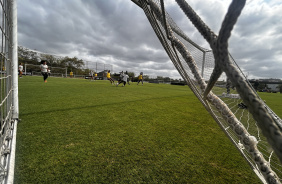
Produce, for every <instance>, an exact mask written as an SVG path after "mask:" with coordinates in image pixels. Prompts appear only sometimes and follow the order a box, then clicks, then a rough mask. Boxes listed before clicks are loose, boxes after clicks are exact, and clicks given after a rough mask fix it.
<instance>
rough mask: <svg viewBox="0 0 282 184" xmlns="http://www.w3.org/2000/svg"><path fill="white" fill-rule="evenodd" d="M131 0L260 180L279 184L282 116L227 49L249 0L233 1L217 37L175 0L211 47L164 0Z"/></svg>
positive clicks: (281, 174) (175, 64)
mask: <svg viewBox="0 0 282 184" xmlns="http://www.w3.org/2000/svg"><path fill="white" fill-rule="evenodd" d="M132 1H133V2H134V3H135V4H137V5H138V6H139V7H140V8H142V9H143V11H144V13H145V15H146V16H147V18H148V20H149V22H150V24H151V26H152V28H153V29H154V31H155V33H156V35H157V37H158V38H159V40H160V42H161V44H162V45H163V47H164V49H165V51H166V52H167V54H168V56H169V57H170V59H171V61H172V62H173V64H174V66H175V67H176V69H177V70H178V72H179V73H180V75H181V76H182V78H183V79H184V80H185V81H186V83H187V84H188V86H189V87H190V89H191V90H192V91H193V92H194V94H195V95H196V96H197V98H198V99H199V100H200V102H201V103H202V104H203V105H204V107H205V108H206V110H207V111H208V112H209V113H210V114H211V115H212V117H213V118H214V119H215V121H216V122H217V123H218V125H219V126H220V127H221V128H222V130H223V131H224V132H225V134H226V135H227V136H228V138H229V139H230V140H231V142H232V143H233V144H234V145H235V147H236V148H237V149H238V151H240V153H241V154H242V156H243V157H244V158H245V159H246V161H247V162H248V163H249V165H250V166H251V168H252V169H253V171H254V172H255V173H256V174H257V176H258V177H259V178H260V179H261V181H262V182H264V183H280V181H281V178H282V165H281V161H282V150H281V147H282V146H281V144H282V133H281V130H282V122H281V119H280V118H279V117H278V116H277V115H276V114H275V113H274V112H273V111H272V110H271V109H270V108H269V107H268V106H267V105H266V104H265V103H264V102H263V100H262V99H261V98H260V97H259V96H258V94H257V93H256V91H255V90H254V89H253V88H252V85H251V84H250V83H249V82H248V80H247V79H246V77H245V76H244V74H243V72H242V71H241V70H240V68H239V67H238V65H237V64H236V62H235V60H234V59H233V58H232V56H231V55H230V54H229V52H228V39H229V37H230V36H231V32H232V29H233V27H234V25H235V24H236V21H237V18H238V17H239V16H240V13H241V10H242V9H243V7H244V6H245V3H246V2H245V0H233V1H232V3H231V4H230V7H229V9H228V12H227V14H226V17H225V19H224V21H223V23H222V27H221V29H220V32H219V34H218V35H216V34H215V33H213V32H212V30H210V28H209V27H208V26H207V25H206V24H205V23H204V22H203V21H202V20H201V18H200V17H199V16H198V15H197V14H196V12H195V11H194V10H193V9H192V8H191V7H190V6H189V4H188V3H187V2H186V1H185V0H175V1H176V2H177V4H178V5H179V7H180V8H181V9H182V11H183V12H184V13H185V15H186V16H187V18H188V19H189V20H190V21H191V22H192V24H191V25H193V26H194V27H196V28H197V29H198V31H199V32H200V33H201V34H202V36H203V37H204V39H205V40H206V41H207V42H208V43H209V45H210V47H211V50H210V49H205V48H203V47H201V46H199V45H197V44H196V43H195V42H193V41H192V40H191V39H190V38H189V37H188V36H187V35H185V33H184V32H183V31H182V30H181V29H180V28H179V27H178V26H177V25H176V23H175V22H174V21H173V19H172V18H171V17H170V15H169V14H168V13H167V12H166V11H165V4H164V1H163V0H132ZM187 22H188V20H187Z"/></svg>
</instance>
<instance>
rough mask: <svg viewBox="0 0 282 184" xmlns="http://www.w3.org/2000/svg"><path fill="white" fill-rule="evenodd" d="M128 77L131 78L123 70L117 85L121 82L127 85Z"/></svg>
mask: <svg viewBox="0 0 282 184" xmlns="http://www.w3.org/2000/svg"><path fill="white" fill-rule="evenodd" d="M128 78H129V76H128V75H127V74H124V73H123V72H121V74H120V81H119V82H118V83H117V86H118V85H119V84H120V83H123V85H122V87H123V86H125V85H126V82H127V79H128Z"/></svg>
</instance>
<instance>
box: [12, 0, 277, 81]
mask: <svg viewBox="0 0 282 184" xmlns="http://www.w3.org/2000/svg"><path fill="white" fill-rule="evenodd" d="M17 2H18V44H19V45H20V46H24V47H27V48H29V49H36V50H38V51H41V52H45V53H49V54H55V55H60V56H69V57H74V56H76V57H77V58H79V59H83V60H84V61H88V62H87V63H86V64H87V66H88V67H89V68H94V65H93V63H94V62H99V63H106V64H111V65H112V66H113V72H119V71H122V70H123V71H126V70H127V71H131V72H135V74H136V75H137V74H138V73H139V72H141V71H142V72H143V73H144V74H145V75H146V74H147V75H151V76H164V77H172V78H180V77H179V74H178V72H177V71H176V70H175V68H174V66H173V64H172V62H171V61H170V60H169V58H168V56H167V54H166V53H165V51H164V49H163V47H162V46H161V44H160V42H159V40H158V39H157V37H156V35H155V33H154V31H153V29H152V28H151V26H150V24H149V21H148V20H147V18H146V16H145V14H144V12H143V10H142V9H140V8H139V7H138V6H137V5H135V4H134V3H133V2H132V1H131V0H18V1H17ZM187 2H188V3H189V4H190V6H192V8H193V9H194V10H195V12H196V13H197V14H198V15H199V16H200V17H201V18H202V20H203V21H204V22H205V23H206V24H207V25H208V26H209V27H210V28H211V29H212V30H213V31H214V32H215V33H216V34H218V32H219V29H220V26H221V22H222V20H223V18H224V15H225V13H226V11H227V8H228V6H229V4H230V3H231V0H187ZM164 3H165V8H166V10H167V11H168V13H169V14H170V15H171V17H172V18H173V19H174V21H175V22H176V23H177V24H178V26H179V27H180V28H181V29H182V30H183V31H184V32H185V33H186V34H187V35H188V36H189V37H190V38H191V39H192V40H193V41H194V42H196V43H197V44H199V45H200V46H202V47H204V48H209V46H208V44H207V42H205V40H203V38H202V36H201V35H199V34H198V33H197V31H196V29H195V28H194V27H193V25H192V24H191V23H190V22H189V20H188V19H187V17H186V16H185V15H184V13H183V12H182V10H181V9H180V8H179V7H178V5H177V4H176V3H175V2H174V1H173V0H164ZM281 12H282V1H281V0H247V4H246V6H245V8H244V9H243V12H242V14H241V16H240V17H239V20H238V22H237V24H236V26H235V28H234V30H233V32H232V35H231V38H230V40H229V51H230V53H231V55H232V56H233V57H234V59H235V60H236V62H237V64H238V65H239V67H240V68H241V69H242V70H243V71H244V72H245V74H247V75H248V77H249V78H280V79H282V13H281Z"/></svg>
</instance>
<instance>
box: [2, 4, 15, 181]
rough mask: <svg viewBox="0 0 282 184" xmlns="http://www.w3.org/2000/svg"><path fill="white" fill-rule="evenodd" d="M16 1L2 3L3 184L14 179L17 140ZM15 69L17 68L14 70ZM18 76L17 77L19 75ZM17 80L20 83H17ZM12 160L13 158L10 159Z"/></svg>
mask: <svg viewBox="0 0 282 184" xmlns="http://www.w3.org/2000/svg"><path fill="white" fill-rule="evenodd" d="M13 3H15V2H13V1H1V3H0V34H1V37H0V43H1V45H0V91H1V94H0V132H1V134H0V153H1V154H0V182H1V183H5V182H7V180H8V175H11V177H12V179H11V180H9V181H12V180H13V174H11V173H13V170H11V169H9V167H13V166H11V165H13V164H12V162H14V161H11V160H12V159H14V157H12V156H11V152H14V149H12V141H15V136H14V129H16V126H15V124H16V122H17V115H15V109H16V108H17V107H18V106H17V104H15V103H14V102H15V101H14V99H16V98H17V95H15V94H16V93H15V92H17V89H15V88H14V87H15V86H14V84H15V80H14V78H15V75H14V74H15V73H16V71H15V67H17V63H13V62H14V61H15V60H14V59H13V58H15V57H17V56H16V55H15V54H14V52H13V48H14V47H15V46H16V45H14V41H15V40H16V38H15V37H14V36H15V35H14V32H13V30H14V28H15V24H16V23H15V22H13V20H14V19H13V16H14V12H13V11H14V7H15V5H13ZM14 66H15V67H14ZM16 76H17V75H16ZM16 81H17V80H16ZM11 158H12V159H11Z"/></svg>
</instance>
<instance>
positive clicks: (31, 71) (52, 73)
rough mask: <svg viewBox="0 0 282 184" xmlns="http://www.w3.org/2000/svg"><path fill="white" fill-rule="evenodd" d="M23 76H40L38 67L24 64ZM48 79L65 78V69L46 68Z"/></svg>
mask: <svg viewBox="0 0 282 184" xmlns="http://www.w3.org/2000/svg"><path fill="white" fill-rule="evenodd" d="M24 68H25V70H24V75H32V76H33V75H42V74H41V70H40V65H33V64H25V65H24ZM48 69H49V71H48V75H49V77H67V68H62V67H52V66H48Z"/></svg>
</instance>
